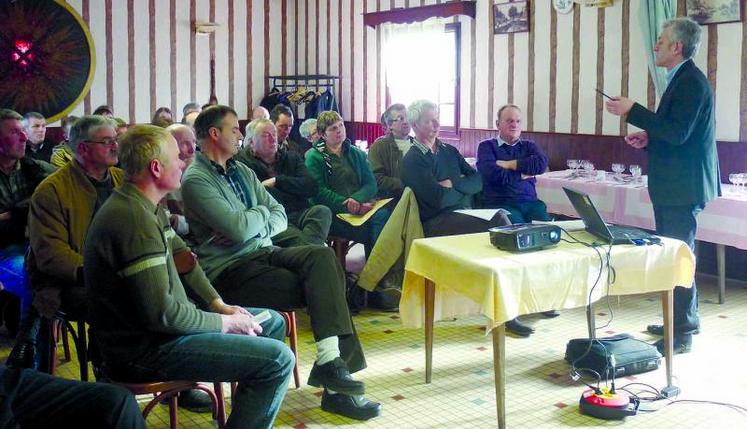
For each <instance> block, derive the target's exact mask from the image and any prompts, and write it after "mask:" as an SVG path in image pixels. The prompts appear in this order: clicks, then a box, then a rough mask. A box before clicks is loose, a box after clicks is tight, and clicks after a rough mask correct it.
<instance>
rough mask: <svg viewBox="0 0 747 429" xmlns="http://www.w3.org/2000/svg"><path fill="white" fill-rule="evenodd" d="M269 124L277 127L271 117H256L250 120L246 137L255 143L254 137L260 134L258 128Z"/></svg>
mask: <svg viewBox="0 0 747 429" xmlns="http://www.w3.org/2000/svg"><path fill="white" fill-rule="evenodd" d="M268 125H272V127H273V128H275V124H273V123H272V121H270V120H269V119H255V120H253V121H252V122H249V123H248V124H247V125H246V138H247V139H249V140H251V141H252V143H253V142H254V139H255V138H258V136H259V134H257V130H258V129H260V128H262V127H266V126H268Z"/></svg>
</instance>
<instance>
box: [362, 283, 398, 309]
mask: <svg viewBox="0 0 747 429" xmlns="http://www.w3.org/2000/svg"><path fill="white" fill-rule="evenodd" d="M400 298H402V291H401V290H399V289H395V288H386V289H381V290H377V291H374V292H369V294H368V307H369V308H375V309H377V310H383V311H399V300H400Z"/></svg>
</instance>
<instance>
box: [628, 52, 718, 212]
mask: <svg viewBox="0 0 747 429" xmlns="http://www.w3.org/2000/svg"><path fill="white" fill-rule="evenodd" d="M627 121H628V123H630V124H633V125H635V126H637V127H639V128H641V129H644V130H646V132H647V133H648V146H647V148H646V149H647V152H648V192H649V195H650V196H651V202H652V203H653V204H655V205H662V206H674V205H690V204H704V203H707V202H708V201H710V200H712V199H714V198H716V197H717V196H719V195H720V194H721V179H720V173H719V166H718V154H717V152H716V137H715V131H716V125H715V106H714V101H713V91H712V90H711V87H710V86H709V84H708V79H706V77H705V75H703V72H701V71H700V70H699V69H698V68H697V67H696V66H695V64H694V63H693V61H692V59H690V60H687V61H686V62H685V63H684V64H682V67H680V69H679V70H677V73H676V74H675V75H674V77H673V78H672V81H671V82H670V83H669V86H667V90H666V91H665V92H664V95H662V97H661V102H660V103H659V108H658V109H656V113H653V112H651V111H650V110H648V109H646V108H645V107H643V106H641V105H640V104H638V103H636V104H635V105H634V106H633V108H632V109H631V110H630V113H628V117H627Z"/></svg>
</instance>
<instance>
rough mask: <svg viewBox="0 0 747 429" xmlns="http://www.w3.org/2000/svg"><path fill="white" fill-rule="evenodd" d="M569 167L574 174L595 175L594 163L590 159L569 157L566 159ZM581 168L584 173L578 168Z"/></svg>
mask: <svg viewBox="0 0 747 429" xmlns="http://www.w3.org/2000/svg"><path fill="white" fill-rule="evenodd" d="M566 165H567V166H568V168H570V169H571V170H573V175H574V176H581V175H584V176H593V175H594V164H593V163H592V162H591V161H589V160H588V159H569V160H567V161H566ZM579 168H581V169H582V170H583V173H584V174H580V173H579V171H578V169H579Z"/></svg>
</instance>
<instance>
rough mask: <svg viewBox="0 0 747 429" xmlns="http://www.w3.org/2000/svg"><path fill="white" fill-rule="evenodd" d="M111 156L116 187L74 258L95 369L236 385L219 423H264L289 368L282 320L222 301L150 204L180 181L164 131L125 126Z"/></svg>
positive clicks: (121, 375) (145, 378)
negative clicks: (116, 163)
mask: <svg viewBox="0 0 747 429" xmlns="http://www.w3.org/2000/svg"><path fill="white" fill-rule="evenodd" d="M237 126H238V124H237ZM119 156H120V159H121V162H122V168H123V169H124V171H125V180H126V181H125V184H124V185H122V186H121V187H120V188H119V189H116V190H114V192H113V193H112V195H111V196H110V198H109V199H108V200H107V202H106V203H105V204H104V205H103V206H102V207H101V208H100V209H99V210H98V212H97V213H96V216H95V217H94V219H93V221H92V223H91V226H90V228H89V231H88V239H87V243H86V246H85V249H84V260H83V267H84V273H85V285H86V289H87V292H88V296H89V315H90V320H91V335H92V340H95V342H96V345H97V348H98V351H99V353H100V355H101V357H102V358H103V362H101V363H100V365H99V367H100V368H101V369H102V373H103V374H104V375H106V376H107V377H109V378H111V379H113V380H117V381H119V382H151V381H169V380H196V381H201V380H202V381H207V380H209V381H216V382H218V381H223V382H229V381H230V382H232V381H238V382H239V385H238V388H237V389H236V393H235V394H234V396H233V412H232V413H231V416H230V418H229V419H228V423H227V425H226V427H228V428H234V427H236V428H237V427H242V428H244V427H252V428H254V427H256V428H266V427H271V426H272V423H273V421H274V419H275V416H276V415H277V412H278V409H279V407H280V404H281V402H282V400H283V397H284V396H285V392H286V389H287V386H288V381H289V378H290V374H291V371H292V368H293V362H294V359H293V355H292V353H291V352H290V350H289V349H288V348H287V347H286V345H285V344H284V343H283V338H284V336H285V323H284V321H283V318H282V317H281V316H280V315H279V314H278V313H276V312H274V311H271V310H268V311H270V318H269V320H267V321H265V322H262V323H261V324H260V323H257V322H256V321H255V319H254V316H256V315H257V314H258V313H259V312H260V311H262V310H261V309H245V308H243V307H238V306H232V305H227V304H225V303H224V302H223V300H222V299H221V297H220V296H219V295H218V293H217V292H216V291H215V289H213V287H212V286H211V284H210V282H209V281H208V279H207V278H206V277H205V274H204V273H203V271H202V268H201V267H200V264H199V263H198V262H197V259H196V257H195V255H194V254H192V253H191V252H190V250H189V248H187V247H186V246H185V244H184V242H183V241H182V240H181V238H179V236H178V235H177V234H176V233H175V232H174V230H173V229H172V228H171V226H170V225H169V221H168V218H167V217H166V215H165V213H164V212H163V211H162V210H161V209H159V208H158V206H157V204H158V202H159V201H160V200H161V199H162V198H163V197H164V196H165V195H166V194H167V193H169V192H172V191H174V190H175V189H177V188H178V187H179V181H180V178H181V175H182V171H181V167H182V164H183V161H181V160H180V159H179V148H178V146H177V143H176V141H175V140H174V138H173V137H172V136H171V135H170V134H169V133H168V131H166V130H164V129H161V128H159V127H155V126H151V125H136V126H134V127H132V128H131V129H130V130H129V131H128V132H127V133H126V134H125V135H124V136H123V137H122V140H121V145H120V151H119ZM92 237H95V240H91V238H92ZM185 285H186V287H187V288H189V289H191V291H192V292H194V295H195V296H196V297H198V301H199V305H200V306H201V307H200V308H198V307H197V306H196V305H195V304H193V303H192V302H191V301H190V300H188V299H187V294H186V292H185ZM226 334H234V335H226Z"/></svg>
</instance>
